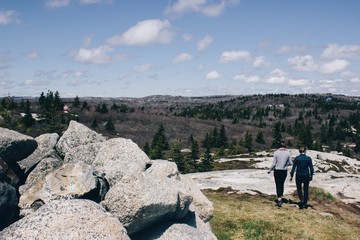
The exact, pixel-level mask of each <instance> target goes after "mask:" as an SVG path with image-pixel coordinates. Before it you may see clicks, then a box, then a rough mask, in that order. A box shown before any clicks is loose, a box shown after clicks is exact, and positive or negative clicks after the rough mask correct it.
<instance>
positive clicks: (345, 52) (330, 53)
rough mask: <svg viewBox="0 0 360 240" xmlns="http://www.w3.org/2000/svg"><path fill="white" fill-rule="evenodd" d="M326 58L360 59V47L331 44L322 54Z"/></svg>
mask: <svg viewBox="0 0 360 240" xmlns="http://www.w3.org/2000/svg"><path fill="white" fill-rule="evenodd" d="M321 57H324V58H356V59H358V58H360V45H341V46H339V45H337V44H329V45H328V46H327V47H326V48H325V50H324V51H323V52H322V54H321Z"/></svg>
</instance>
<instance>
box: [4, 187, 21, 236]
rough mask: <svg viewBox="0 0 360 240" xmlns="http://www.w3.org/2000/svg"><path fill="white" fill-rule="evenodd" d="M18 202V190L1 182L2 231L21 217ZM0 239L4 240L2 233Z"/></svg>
mask: <svg viewBox="0 0 360 240" xmlns="http://www.w3.org/2000/svg"><path fill="white" fill-rule="evenodd" d="M18 201H19V200H18V195H17V193H16V189H15V188H14V187H13V186H12V185H10V184H8V183H6V182H2V181H0V216H1V217H0V231H1V229H3V228H4V227H6V226H8V225H10V224H11V223H13V222H14V221H15V220H17V218H18V216H19V209H18V206H17V204H18ZM0 239H2V238H1V233H0Z"/></svg>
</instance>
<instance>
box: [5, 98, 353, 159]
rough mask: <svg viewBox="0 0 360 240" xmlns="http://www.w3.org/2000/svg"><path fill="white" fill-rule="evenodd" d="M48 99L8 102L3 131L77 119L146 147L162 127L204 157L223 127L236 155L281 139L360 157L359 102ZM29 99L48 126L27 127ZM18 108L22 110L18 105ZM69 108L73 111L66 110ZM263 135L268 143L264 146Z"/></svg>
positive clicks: (53, 126) (60, 126)
mask: <svg viewBox="0 0 360 240" xmlns="http://www.w3.org/2000/svg"><path fill="white" fill-rule="evenodd" d="M49 93H51V94H49ZM49 93H48V94H46V95H45V94H42V96H39V98H21V97H14V98H11V97H5V98H1V99H0V100H1V106H0V116H2V117H1V118H0V124H1V126H2V127H7V128H11V129H14V130H17V131H20V132H23V133H26V134H28V135H31V136H38V135H39V134H41V133H43V132H50V131H52V132H53V131H56V132H59V133H60V134H61V132H62V131H64V130H65V128H66V126H67V124H68V122H69V121H70V120H72V119H75V120H77V121H79V122H81V123H83V124H85V125H87V126H89V127H90V128H93V129H94V130H96V131H97V132H101V133H102V134H103V135H106V136H109V137H115V136H121V137H125V138H130V139H132V140H133V141H134V142H136V143H137V144H138V145H139V146H140V147H141V148H143V147H144V146H145V144H146V143H151V141H152V139H153V137H154V134H155V133H156V131H157V129H158V128H159V125H160V124H163V126H164V129H165V135H166V138H167V140H168V141H169V143H170V148H171V146H172V145H173V143H175V142H178V143H180V144H181V147H182V148H190V144H189V143H188V139H189V137H190V135H193V137H194V139H196V140H197V141H198V142H199V145H200V150H201V151H204V149H203V148H202V142H203V141H204V139H205V137H206V134H211V133H212V132H213V131H214V129H215V128H216V130H220V128H221V127H222V126H224V127H225V130H226V137H227V139H228V143H227V148H232V150H233V151H235V152H242V153H243V152H246V151H248V150H266V149H270V148H272V147H274V140H277V139H276V138H279V137H281V138H282V139H285V140H286V141H287V142H288V144H289V145H291V146H293V147H296V146H298V145H300V144H301V145H307V146H308V147H309V148H311V149H315V150H325V151H331V150H337V151H339V152H343V153H344V154H348V155H351V156H353V157H357V158H358V159H359V158H360V155H359V148H360V136H359V131H360V98H359V97H352V96H345V95H333V94H301V95H287V94H267V95H251V96H231V95H224V96H204V97H182V96H165V95H155V96H148V97H143V98H121V97H119V98H99V97H83V98H77V99H76V98H60V96H58V95H56V94H53V93H52V92H49ZM56 96H57V97H58V98H60V99H59V100H60V102H59V103H57V105H56V109H54V108H52V109H53V110H51V113H50V114H49V113H48V112H46V109H45V108H44V105H41V104H39V101H40V99H42V97H45V99H47V97H49V98H51V97H52V98H51V99H55V100H56ZM27 100H28V101H29V102H30V111H31V113H37V114H39V115H41V116H43V117H44V118H45V120H43V121H38V122H36V123H34V124H33V125H31V126H24V123H23V120H22V118H21V117H20V113H21V112H25V110H26V109H25V107H26V106H25V105H26V104H25V103H26V101H27ZM9 102H10V103H9ZM12 102H13V103H14V104H13V105H16V106H11V103H12ZM9 105H10V107H9ZM65 105H66V106H67V107H68V109H67V113H64V111H63V106H65ZM109 120H111V123H112V124H113V125H114V126H113V127H114V128H111V129H110V130H109V129H107V127H106V123H107V122H108V121H109ZM277 131H279V132H277ZM259 134H260V135H262V136H263V141H257V140H259V139H257V138H258V135H259ZM246 136H247V137H248V140H247V141H250V145H251V146H250V148H249V145H246V142H245V140H246V139H245V138H246ZM249 139H250V140H249ZM248 144H249V142H248ZM234 149H235V150H234ZM213 150H214V151H216V149H213ZM170 151H171V150H170Z"/></svg>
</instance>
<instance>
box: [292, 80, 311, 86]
mask: <svg viewBox="0 0 360 240" xmlns="http://www.w3.org/2000/svg"><path fill="white" fill-rule="evenodd" d="M289 85H290V86H295V87H305V86H310V85H311V81H310V80H309V79H290V80H289Z"/></svg>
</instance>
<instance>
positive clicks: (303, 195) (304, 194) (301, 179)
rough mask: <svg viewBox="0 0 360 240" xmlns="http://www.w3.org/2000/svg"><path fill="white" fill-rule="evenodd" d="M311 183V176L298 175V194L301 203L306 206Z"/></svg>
mask: <svg viewBox="0 0 360 240" xmlns="http://www.w3.org/2000/svg"><path fill="white" fill-rule="evenodd" d="M309 183H310V177H309V175H305V176H301V175H300V176H299V175H296V189H297V194H298V197H299V200H300V202H301V203H304V204H307V200H308V196H309ZM303 189H304V191H303Z"/></svg>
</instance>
